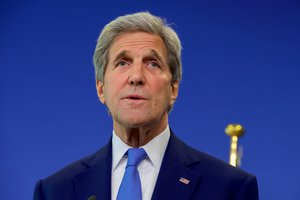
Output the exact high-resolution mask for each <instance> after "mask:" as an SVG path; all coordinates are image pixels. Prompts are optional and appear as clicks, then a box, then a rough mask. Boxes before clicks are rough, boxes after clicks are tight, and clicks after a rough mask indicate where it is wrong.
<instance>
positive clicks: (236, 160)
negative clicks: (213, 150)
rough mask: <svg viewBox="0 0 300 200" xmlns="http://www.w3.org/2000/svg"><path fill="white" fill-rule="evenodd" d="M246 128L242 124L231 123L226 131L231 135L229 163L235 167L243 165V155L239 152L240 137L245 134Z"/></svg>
mask: <svg viewBox="0 0 300 200" xmlns="http://www.w3.org/2000/svg"><path fill="white" fill-rule="evenodd" d="M244 132H245V130H244V128H243V126H242V125H240V124H229V125H228V126H227V127H226V128H225V133H226V134H227V135H229V136H230V137H231V143H230V154H229V163H230V164H231V165H232V166H234V167H239V166H240V165H241V156H242V155H240V153H239V152H238V137H240V136H242V135H243V134H244Z"/></svg>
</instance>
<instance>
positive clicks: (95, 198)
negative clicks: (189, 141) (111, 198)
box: [87, 195, 97, 200]
mask: <svg viewBox="0 0 300 200" xmlns="http://www.w3.org/2000/svg"><path fill="white" fill-rule="evenodd" d="M87 200H97V197H96V196H95V195H92V196H90V197H89V198H88V199H87Z"/></svg>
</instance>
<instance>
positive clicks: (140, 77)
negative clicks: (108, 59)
mask: <svg viewBox="0 0 300 200" xmlns="http://www.w3.org/2000/svg"><path fill="white" fill-rule="evenodd" d="M128 82H129V84H130V85H134V86H141V85H144V84H145V74H144V69H143V65H142V64H140V63H137V64H134V65H132V67H131V70H130V74H129V79H128Z"/></svg>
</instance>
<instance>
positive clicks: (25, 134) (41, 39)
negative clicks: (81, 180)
mask: <svg viewBox="0 0 300 200" xmlns="http://www.w3.org/2000/svg"><path fill="white" fill-rule="evenodd" d="M145 10H148V11H150V12H152V13H153V14H156V15H159V16H163V17H165V18H167V20H168V22H169V23H171V24H173V27H174V28H175V29H176V30H177V32H178V34H179V36H180V38H181V40H182V43H183V81H182V84H181V86H180V96H179V99H178V101H177V102H176V105H175V108H174V110H173V112H172V113H171V115H170V126H171V127H172V129H173V130H174V131H175V133H176V134H177V135H178V136H179V137H181V138H182V139H184V140H185V141H186V142H187V143H189V144H190V145H192V146H194V147H196V148H198V149H200V150H202V151H205V152H207V153H209V154H212V155H214V156H216V157H218V158H220V159H222V160H225V161H227V159H228V151H229V137H227V136H226V135H225V134H224V128H225V126H226V125H227V124H228V123H231V122H238V123H242V124H243V125H244V126H245V128H246V135H245V137H243V138H242V139H241V140H240V144H241V145H243V149H244V158H243V161H242V168H243V169H244V170H246V171H249V172H251V173H253V174H255V175H256V176H257V178H258V181H259V189H260V197H261V199H270V200H282V199H295V200H296V199H300V190H299V179H300V170H299V169H300V159H299V153H300V131H299V127H298V126H299V124H300V123H299V122H300V114H299V113H300V92H299V91H300V90H299V86H300V76H299V75H300V23H299V21H300V11H299V10H300V3H299V1H297V0H295V1H293V0H282V1H276V0H272V1H271V0H270V1H266V0H252V1H237V0H233V1H221V0H205V1H163V0H160V1H157V0H151V1H149V0H148V1H143V0H139V1H137V0H127V1H124V0H123V1H119V0H112V1H105V2H104V1H103V2H101V1H99V0H98V1H96V0H91V1H74V0H73V1H65V0H31V1H20V0H19V1H18V0H4V1H3V0H2V1H1V3H0V67H1V71H0V90H1V91H0V156H1V163H0V173H1V174H0V175H1V176H0V177H1V178H0V186H1V189H0V199H31V198H32V192H33V189H34V185H35V182H36V181H37V180H38V179H40V178H43V177H46V176H48V175H50V174H52V173H53V172H55V171H56V170H58V169H60V168H62V167H63V166H65V165H66V164H68V163H70V162H72V161H74V160H77V159H79V158H81V157H83V156H85V155H88V154H90V153H92V152H94V151H96V150H97V149H98V148H99V147H100V146H102V145H103V144H105V143H106V142H107V141H108V138H109V136H110V134H111V131H112V123H111V119H110V117H109V116H108V115H107V112H106V109H105V107H104V106H103V105H101V104H100V102H99V101H98V99H97V96H96V91H95V82H94V72H93V65H92V54H93V51H94V47H95V44H96V39H97V37H98V34H99V32H100V30H101V29H102V27H103V26H104V25H105V24H106V23H107V22H109V21H110V20H112V19H114V18H115V17H117V16H119V15H123V14H127V13H133V12H137V11H145Z"/></svg>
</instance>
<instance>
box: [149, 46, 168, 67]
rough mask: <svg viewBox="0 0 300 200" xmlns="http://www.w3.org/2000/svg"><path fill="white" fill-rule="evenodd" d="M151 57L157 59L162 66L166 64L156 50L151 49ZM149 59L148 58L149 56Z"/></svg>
mask: <svg viewBox="0 0 300 200" xmlns="http://www.w3.org/2000/svg"><path fill="white" fill-rule="evenodd" d="M150 52H151V53H150V57H151V56H153V57H154V58H156V59H157V60H158V61H159V62H160V63H161V64H165V63H164V61H163V59H162V57H161V56H160V55H159V54H158V53H157V52H156V51H155V50H154V49H151V51H150ZM147 57H148V56H147Z"/></svg>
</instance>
